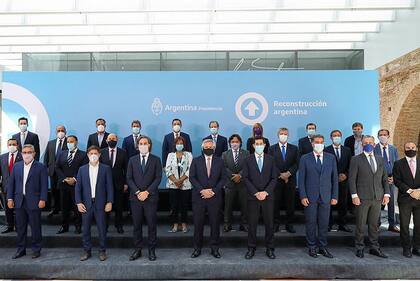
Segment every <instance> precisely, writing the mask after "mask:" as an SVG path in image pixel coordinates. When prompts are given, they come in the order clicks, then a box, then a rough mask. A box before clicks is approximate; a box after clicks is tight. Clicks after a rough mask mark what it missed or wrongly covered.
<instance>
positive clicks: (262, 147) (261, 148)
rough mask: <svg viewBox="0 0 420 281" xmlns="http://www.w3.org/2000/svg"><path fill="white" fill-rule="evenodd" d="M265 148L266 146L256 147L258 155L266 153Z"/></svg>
mask: <svg viewBox="0 0 420 281" xmlns="http://www.w3.org/2000/svg"><path fill="white" fill-rule="evenodd" d="M264 147H265V145H256V146H255V152H256V153H257V154H262V153H263V152H264Z"/></svg>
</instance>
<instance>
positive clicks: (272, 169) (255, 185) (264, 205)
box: [242, 136, 278, 259]
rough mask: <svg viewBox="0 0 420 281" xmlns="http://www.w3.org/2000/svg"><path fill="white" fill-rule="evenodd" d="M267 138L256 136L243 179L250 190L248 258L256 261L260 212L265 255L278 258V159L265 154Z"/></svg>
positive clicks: (246, 256) (246, 255) (246, 162)
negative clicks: (275, 214) (276, 195)
mask: <svg viewBox="0 0 420 281" xmlns="http://www.w3.org/2000/svg"><path fill="white" fill-rule="evenodd" d="M266 145H267V144H266V143H265V139H264V138H263V137H262V136H258V137H255V139H254V144H253V150H254V153H253V154H251V155H249V156H248V158H247V159H246V161H245V165H244V169H243V173H242V174H243V178H244V182H245V184H246V187H247V190H248V226H249V229H248V251H247V253H246V254H245V258H246V259H252V258H253V257H254V255H255V249H256V248H257V227H258V219H259V217H260V209H261V210H262V216H263V219H264V225H265V246H266V251H265V254H266V255H267V257H268V258H270V259H275V258H276V256H275V254H274V241H273V238H274V219H273V214H274V211H273V210H274V188H275V187H276V183H277V174H278V172H277V169H276V165H275V163H274V158H273V157H272V156H271V155H269V154H267V153H264V150H265V146H266Z"/></svg>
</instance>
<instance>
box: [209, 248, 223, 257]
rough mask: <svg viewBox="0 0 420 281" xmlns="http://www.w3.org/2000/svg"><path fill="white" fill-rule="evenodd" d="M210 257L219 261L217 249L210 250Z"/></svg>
mask: <svg viewBox="0 0 420 281" xmlns="http://www.w3.org/2000/svg"><path fill="white" fill-rule="evenodd" d="M211 255H212V256H213V257H215V258H216V259H220V257H221V255H220V252H219V249H212V250H211Z"/></svg>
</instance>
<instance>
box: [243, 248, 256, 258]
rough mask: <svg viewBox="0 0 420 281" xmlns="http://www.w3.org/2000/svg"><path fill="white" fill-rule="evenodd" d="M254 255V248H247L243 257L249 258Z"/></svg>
mask: <svg viewBox="0 0 420 281" xmlns="http://www.w3.org/2000/svg"><path fill="white" fill-rule="evenodd" d="M254 255H255V248H249V249H248V252H246V254H245V258H246V259H247V260H250V259H252V258H253V257H254Z"/></svg>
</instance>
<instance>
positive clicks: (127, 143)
mask: <svg viewBox="0 0 420 281" xmlns="http://www.w3.org/2000/svg"><path fill="white" fill-rule="evenodd" d="M140 136H141V135H139V137H140ZM122 149H124V150H125V152H127V158H128V159H130V158H131V157H133V156H134V155H136V154H139V151H138V149H136V144H135V143H134V137H133V135H132V134H131V135H129V136H126V137H125V138H124V140H123V143H122Z"/></svg>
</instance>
